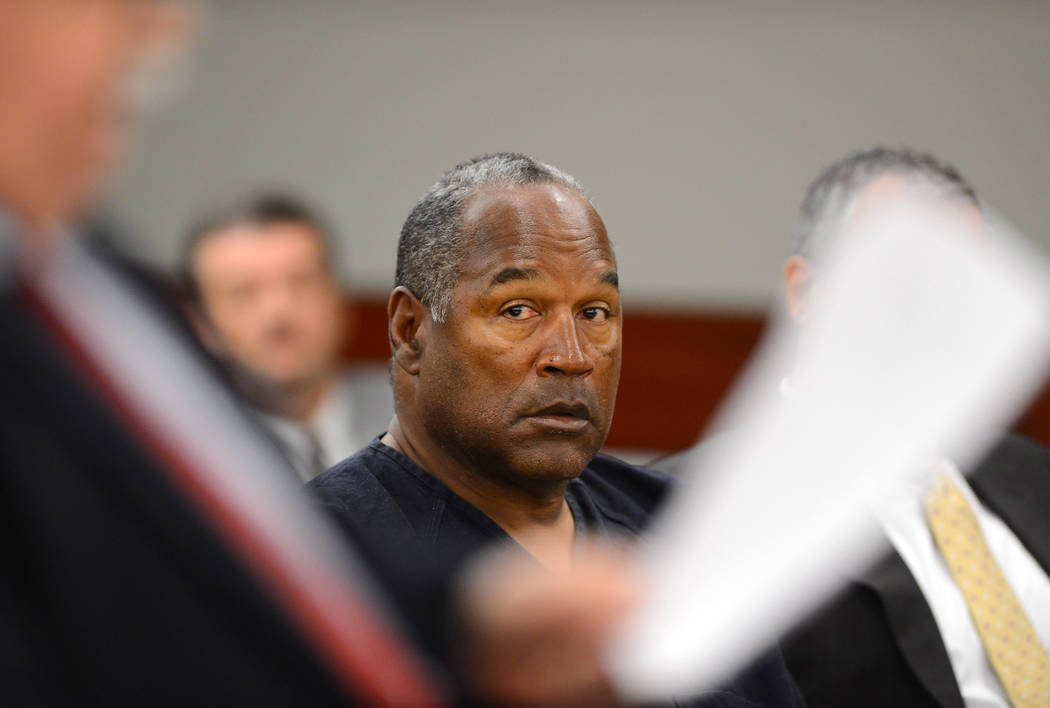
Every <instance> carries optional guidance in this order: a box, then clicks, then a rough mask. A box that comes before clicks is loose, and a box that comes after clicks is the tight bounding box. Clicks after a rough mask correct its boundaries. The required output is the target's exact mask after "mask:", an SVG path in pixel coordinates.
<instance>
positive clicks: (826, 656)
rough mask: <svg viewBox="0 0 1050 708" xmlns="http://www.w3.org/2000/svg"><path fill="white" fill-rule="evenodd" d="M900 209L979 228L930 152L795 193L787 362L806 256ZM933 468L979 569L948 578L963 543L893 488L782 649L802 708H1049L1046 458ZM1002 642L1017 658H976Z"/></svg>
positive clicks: (1019, 456)
mask: <svg viewBox="0 0 1050 708" xmlns="http://www.w3.org/2000/svg"><path fill="white" fill-rule="evenodd" d="M901 199H919V200H921V201H922V202H924V203H927V204H930V205H933V206H935V207H936V208H937V209H938V210H940V211H942V212H943V213H944V214H945V216H946V218H952V219H958V220H959V223H960V224H964V225H968V226H969V228H966V227H964V229H963V230H964V231H967V230H968V231H977V232H979V231H980V230H981V229H982V228H983V217H982V214H981V207H980V204H979V202H978V200H977V197H976V195H975V193H974V191H973V189H972V187H970V185H969V184H967V183H966V182H965V181H964V180H963V178H962V177H961V176H960V175H959V173H958V172H956V171H955V170H954V169H953V168H951V167H949V166H947V165H945V164H943V163H941V162H940V161H938V160H937V159H935V158H933V157H932V156H930V155H926V154H922V153H918V152H914V151H910V150H906V149H885V148H879V149H874V150H869V151H865V152H859V153H855V154H852V155H849V156H847V157H845V158H843V159H842V160H840V161H839V162H836V163H835V164H833V165H832V166H830V167H829V168H828V169H827V170H825V172H824V173H823V174H822V175H821V176H820V177H818V178H817V180H816V181H815V182H814V183H813V184H812V185H811V187H810V189H809V191H808V193H807V195H806V198H805V200H804V202H803V205H802V216H801V223H800V225H799V231H798V236H797V239H796V243H795V247H794V254H793V255H792V256H791V258H790V259H789V260H788V262H787V264H786V266H785V269H784V277H785V286H786V303H787V308H788V312H789V314H790V316H791V317H792V318H793V319H794V321H795V323H796V324H797V325H798V337H799V347H798V356H800V357H804V356H806V318H807V309H808V307H809V306H810V303H811V301H812V300H813V299H817V298H819V297H820V282H821V280H820V272H821V266H820V263H819V262H814V260H813V254H814V253H819V252H820V251H821V249H822V248H823V247H824V246H826V245H827V244H826V243H823V241H824V240H826V239H829V238H834V237H835V236H836V235H837V234H838V233H839V232H840V231H841V229H842V227H843V225H844V224H845V223H846V222H848V221H849V220H855V219H859V218H862V217H864V216H865V215H866V214H870V213H873V212H874V211H876V210H879V209H883V208H887V207H891V206H892V205H893V204H894V203H896V202H898V201H900V200H901ZM960 237H961V238H964V237H965V236H960ZM977 237H978V238H980V236H977ZM803 385H804V384H803ZM792 388H793V384H792V380H791V377H790V376H789V377H788V378H787V379H785V381H784V386H783V389H784V392H785V396H786V398H787V400H788V403H789V405H790V400H791V391H792ZM939 467H940V469H941V471H942V473H943V475H944V478H945V479H947V480H950V484H951V485H952V488H953V489H954V490H957V493H955V492H953V495H952V496H953V498H954V499H955V500H956V501H957V503H958V504H961V505H962V506H960V507H959V508H960V509H963V511H960V512H959V513H960V516H959V518H953V521H954V522H955V523H956V524H957V526H956V528H958V527H960V526H964V525H965V524H966V523H968V521H967V517H968V518H969V519H972V518H973V515H976V521H977V524H978V527H975V528H978V529H979V530H977V531H976V533H975V534H973V538H972V539H970V540H969V542H968V543H967V545H966V547H965V548H960V552H962V553H964V554H965V556H964V557H965V558H967V559H977V558H984V559H985V561H986V562H984V563H981V562H978V563H977V565H975V566H974V570H973V572H972V574H971V575H970V576H969V577H967V576H965V575H964V576H962V577H958V576H957V575H956V572H955V569H954V566H956V565H957V564H958V563H959V562H960V561H959V560H958V559H957V558H956V557H955V556H954V555H953V554H952V552H951V551H950V546H951V545H952V543H955V544H956V545H958V546H962V545H963V543H962V542H961V541H960V540H959V539H951V538H948V539H947V546H946V547H947V548H949V550H945V548H946V547H942V544H944V543H945V538H946V537H943V536H941V535H940V531H939V529H938V525H937V524H936V523H934V522H932V521H928V519H927V517H928V516H930V515H931V514H933V516H930V518H931V519H934V518H936V517H937V515H942V516H943V515H944V514H945V513H946V512H945V511H944V510H943V509H937V508H935V507H932V506H930V505H929V502H927V503H924V496H927V495H926V494H924V492H925V490H923V489H921V488H918V487H914V488H911V489H907V490H902V493H901V494H899V495H898V496H897V497H896V498H894V499H892V500H890V501H889V502H888V503H886V504H885V505H883V506H882V508H880V509H879V510H878V517H879V522H880V524H881V526H882V529H883V531H884V532H885V534H886V536H887V537H888V539H889V540H890V542H891V543H892V546H893V549H892V550H891V551H890V553H889V554H888V555H886V556H885V557H884V558H883V559H882V560H881V561H880V562H879V563H878V564H876V565H875V566H874V567H873V568H872V569H871V570H870V571H868V572H867V573H866V574H865V575H864V576H863V577H860V578H857V579H856V581H855V582H853V583H851V584H850V585H849V587H848V588H847V590H846V591H845V592H843V593H842V594H840V595H839V596H838V597H837V598H836V599H835V600H834V601H832V602H830V603H829V604H828V605H826V606H825V607H824V608H823V609H822V610H821V611H820V612H818V613H817V614H816V615H815V616H814V617H812V618H811V619H810V620H809V621H807V622H806V623H805V624H804V625H803V626H802V627H801V628H800V629H798V630H797V631H796V632H795V633H794V635H793V636H792V637H790V638H789V640H788V641H787V642H785V644H784V651H785V656H786V657H787V659H788V665H789V667H790V668H791V669H792V671H793V672H794V674H795V676H796V678H797V679H798V682H799V686H800V688H802V691H803V693H804V695H805V696H806V699H807V701H808V702H809V704H810V705H811V706H816V707H818V708H819V707H820V706H829V707H830V706H844V705H850V706H873V707H874V706H897V705H900V706H904V705H907V706H944V707H953V708H962V706H970V707H974V706H981V707H990V706H1010V705H1014V706H1021V705H1023V706H1046V705H1050V694H1048V693H1042V694H1041V695H1040V690H1043V691H1046V690H1050V663H1048V662H1047V660H1046V649H1045V647H1047V646H1048V645H1050V580H1048V578H1047V571H1048V569H1050V514H1048V513H1047V510H1048V509H1050V455H1048V454H1047V453H1046V451H1044V450H1043V449H1041V448H1040V447H1039V446H1038V445H1036V444H1035V443H1033V442H1031V441H1029V440H1026V439H1023V438H1020V437H1017V436H1008V437H1006V438H1004V439H1003V440H1002V441H1001V442H1000V443H999V444H998V446H996V447H995V448H994V450H993V451H992V452H991V453H990V454H989V456H988V457H987V459H986V460H985V461H984V462H983V463H982V464H981V465H980V466H978V467H977V468H976V470H974V472H973V474H972V475H971V476H970V477H969V479H968V480H967V479H964V478H963V476H962V475H961V474H960V473H959V470H958V469H956V466H955V465H954V464H953V463H952V461H951V460H948V459H942V460H940V462H939ZM967 508H968V509H969V510H972V514H970V512H969V511H966V509H967ZM978 537H981V538H980V539H979V540H978ZM982 543H983V544H985V545H986V548H987V550H985V547H984V546H982ZM970 562H971V561H970V560H967V563H970ZM993 565H996V566H998V568H999V569H1001V573H1002V579H1001V582H1000V581H999V580H997V578H999V576H998V571H996V570H993V569H992V566H993ZM949 566H952V568H950V567H949ZM993 587H995V588H996V589H995V590H994V591H993V590H991V588H993ZM986 589H987V591H986ZM1011 595H1013V596H1016V600H1013V599H1011ZM996 615H998V616H1001V617H1004V618H1005V619H1003V620H1002V621H1001V622H999V621H998V620H995V617H996ZM1022 615H1024V617H1023V618H1022ZM989 618H991V619H989ZM979 625H981V626H979ZM1026 643H1027V646H1025V644H1026ZM1010 645H1014V647H1018V648H1019V651H1020V652H1022V654H1019V655H1015V656H1014V657H1011V658H1009V660H1008V661H999V660H998V659H996V660H992V661H990V657H991V656H993V655H996V654H1003V655H1004V656H1005V655H1006V650H1004V648H1003V647H1004V646H1006V647H1007V648H1009V647H1010ZM1040 656H1041V657H1042V658H1040ZM1040 677H1041V678H1040ZM1040 681H1041V682H1042V683H1041V684H1040ZM1040 686H1042V688H1040Z"/></svg>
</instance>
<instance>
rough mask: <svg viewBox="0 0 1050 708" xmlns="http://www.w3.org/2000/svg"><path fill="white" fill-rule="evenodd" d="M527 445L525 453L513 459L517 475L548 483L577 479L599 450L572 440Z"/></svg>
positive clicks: (588, 442) (583, 441)
mask: <svg viewBox="0 0 1050 708" xmlns="http://www.w3.org/2000/svg"><path fill="white" fill-rule="evenodd" d="M527 444H528V452H526V453H524V454H518V455H515V457H516V458H517V459H516V462H517V463H518V464H516V465H515V467H517V469H518V471H519V474H521V475H522V476H524V477H529V478H531V479H537V480H540V479H546V480H551V481H556V480H565V481H567V480H570V479H574V478H576V477H578V476H580V474H581V473H582V472H583V470H584V468H585V467H586V466H587V465H588V464H589V463H590V461H591V460H592V459H593V458H594V456H595V455H596V454H597V453H598V449H599V448H600V447H601V444H600V443H598V444H595V441H594V440H591V439H572V438H569V439H565V438H561V439H558V438H555V439H545V440H539V441H530V442H529V443H527ZM523 445H525V443H523Z"/></svg>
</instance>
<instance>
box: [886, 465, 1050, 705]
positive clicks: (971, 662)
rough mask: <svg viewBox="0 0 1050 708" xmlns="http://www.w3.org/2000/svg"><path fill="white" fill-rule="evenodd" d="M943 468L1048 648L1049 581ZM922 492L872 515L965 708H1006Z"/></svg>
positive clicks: (905, 494)
mask: <svg viewBox="0 0 1050 708" xmlns="http://www.w3.org/2000/svg"><path fill="white" fill-rule="evenodd" d="M942 464H943V467H944V470H945V471H946V473H947V474H948V475H949V476H950V477H951V478H952V481H953V482H955V484H956V485H958V487H959V489H960V490H962V493H963V495H964V496H965V497H966V500H967V502H969V504H970V506H971V507H972V508H973V510H974V513H975V514H976V516H977V521H978V524H979V525H980V528H981V532H982V534H983V535H984V538H985V541H986V542H987V544H988V548H989V549H990V550H991V552H992V555H993V556H994V557H995V560H996V562H997V563H998V564H999V567H1000V568H1001V569H1002V571H1003V574H1004V575H1005V576H1006V580H1007V582H1009V583H1010V586H1011V587H1012V588H1013V590H1014V592H1015V593H1016V594H1017V599H1018V601H1019V602H1020V604H1021V607H1023V608H1024V611H1025V612H1026V613H1027V615H1028V618H1029V619H1030V620H1031V622H1032V624H1033V626H1034V627H1035V631H1036V635H1037V636H1038V637H1039V640H1040V641H1041V642H1042V643H1043V646H1050V578H1048V577H1047V574H1046V573H1045V572H1044V571H1043V569H1042V568H1041V567H1040V566H1039V564H1038V563H1037V562H1036V561H1035V559H1034V558H1032V556H1031V554H1030V553H1029V552H1028V551H1027V549H1025V547H1024V546H1023V545H1022V544H1021V542H1020V541H1019V540H1017V537H1016V536H1014V534H1013V532H1011V531H1010V529H1009V528H1008V527H1007V526H1006V524H1004V523H1003V522H1002V520H1001V519H999V518H998V517H997V516H995V515H994V514H993V513H992V512H991V511H989V510H988V509H986V508H984V506H982V505H981V503H980V501H978V499H977V497H976V496H974V493H973V490H971V489H970V486H969V485H968V484H967V483H966V480H964V479H963V477H962V475H961V474H959V471H958V469H957V468H956V467H955V465H954V464H952V463H951V462H950V461H948V460H943V461H942ZM924 492H925V490H924V489H922V488H921V487H920V486H919V484H916V485H915V486H913V487H912V488H911V489H907V490H901V494H900V495H899V496H896V497H894V498H893V499H891V500H888V501H887V502H886V503H885V504H884V505H882V506H881V507H880V508H879V509H878V510H877V515H878V517H879V521H880V522H881V524H882V527H883V529H884V530H885V532H886V535H887V536H888V537H889V539H890V541H891V542H892V543H893V546H894V548H896V549H897V553H899V554H900V556H901V558H902V559H903V560H904V563H905V564H906V565H907V566H908V570H910V571H911V574H912V576H913V577H914V578H915V582H916V583H918V585H919V589H921V590H922V594H923V595H924V596H925V597H926V602H927V604H928V605H929V606H930V609H931V610H932V612H933V617H934V620H935V621H936V622H937V627H938V629H939V630H940V633H941V638H942V640H943V642H944V647H945V649H946V650H947V652H948V658H949V660H950V661H951V665H952V670H953V671H954V672H955V679H956V682H957V683H958V684H959V691H960V693H961V694H962V697H963V701H964V702H965V704H966V705H967V706H968V708H1009V706H1010V703H1009V701H1007V699H1006V694H1005V693H1004V692H1003V689H1002V686H1001V685H1000V684H999V680H998V678H997V677H996V675H995V671H994V669H992V666H991V664H990V663H989V662H988V658H987V656H986V655H985V651H984V646H983V645H982V643H981V638H980V636H979V635H978V634H977V627H976V626H975V625H974V623H973V619H972V618H971V616H970V611H969V608H967V606H966V601H965V600H964V599H963V595H962V592H961V591H960V590H959V587H958V586H957V585H956V584H955V580H954V579H953V578H952V575H951V573H950V571H949V570H948V566H947V564H946V563H945V562H944V558H943V557H942V556H941V554H940V551H939V550H938V548H937V545H936V542H935V541H934V539H933V536H932V535H931V533H930V529H929V526H927V523H926V516H925V513H924V509H923V498H924ZM1047 513H1050V510H1048V511H1047Z"/></svg>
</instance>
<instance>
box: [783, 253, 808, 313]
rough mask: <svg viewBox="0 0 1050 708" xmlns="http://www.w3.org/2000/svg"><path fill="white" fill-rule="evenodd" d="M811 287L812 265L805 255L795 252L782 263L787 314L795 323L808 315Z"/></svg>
mask: <svg viewBox="0 0 1050 708" xmlns="http://www.w3.org/2000/svg"><path fill="white" fill-rule="evenodd" d="M812 287H813V266H812V265H810V262H809V260H807V259H806V258H805V256H800V255H798V254H795V255H793V256H791V258H788V259H787V263H785V264H784V299H785V303H786V305H787V311H788V315H789V316H790V317H791V319H792V321H794V322H795V324H802V323H804V322H805V321H806V318H807V317H808V316H809V299H810V292H811V290H812Z"/></svg>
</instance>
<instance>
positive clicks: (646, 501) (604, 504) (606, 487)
mask: <svg viewBox="0 0 1050 708" xmlns="http://www.w3.org/2000/svg"><path fill="white" fill-rule="evenodd" d="M579 480H580V482H581V483H582V484H583V485H584V487H585V488H586V489H587V492H588V493H589V494H590V495H591V496H592V498H593V499H594V501H595V504H597V505H598V506H599V507H600V508H601V509H602V510H603V511H605V512H606V513H608V514H611V515H613V516H618V517H622V518H623V519H624V520H625V521H626V520H629V521H632V522H641V523H644V522H646V521H648V519H649V517H650V516H652V515H653V513H655V511H656V510H657V509H658V508H659V507H660V505H661V504H662V503H663V501H664V499H665V498H666V497H667V494H668V492H669V491H670V488H671V486H672V485H673V484H674V479H673V478H672V477H671V476H670V475H667V474H665V473H663V472H660V471H658V470H653V469H649V468H647V467H639V466H637V465H632V464H629V463H627V462H624V461H623V460H620V459H617V458H615V457H612V456H611V455H605V454H601V453H599V454H598V455H596V456H595V457H594V459H593V460H591V462H590V464H588V465H587V467H586V468H585V469H584V471H583V473H582V474H581V475H580V477H579Z"/></svg>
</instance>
